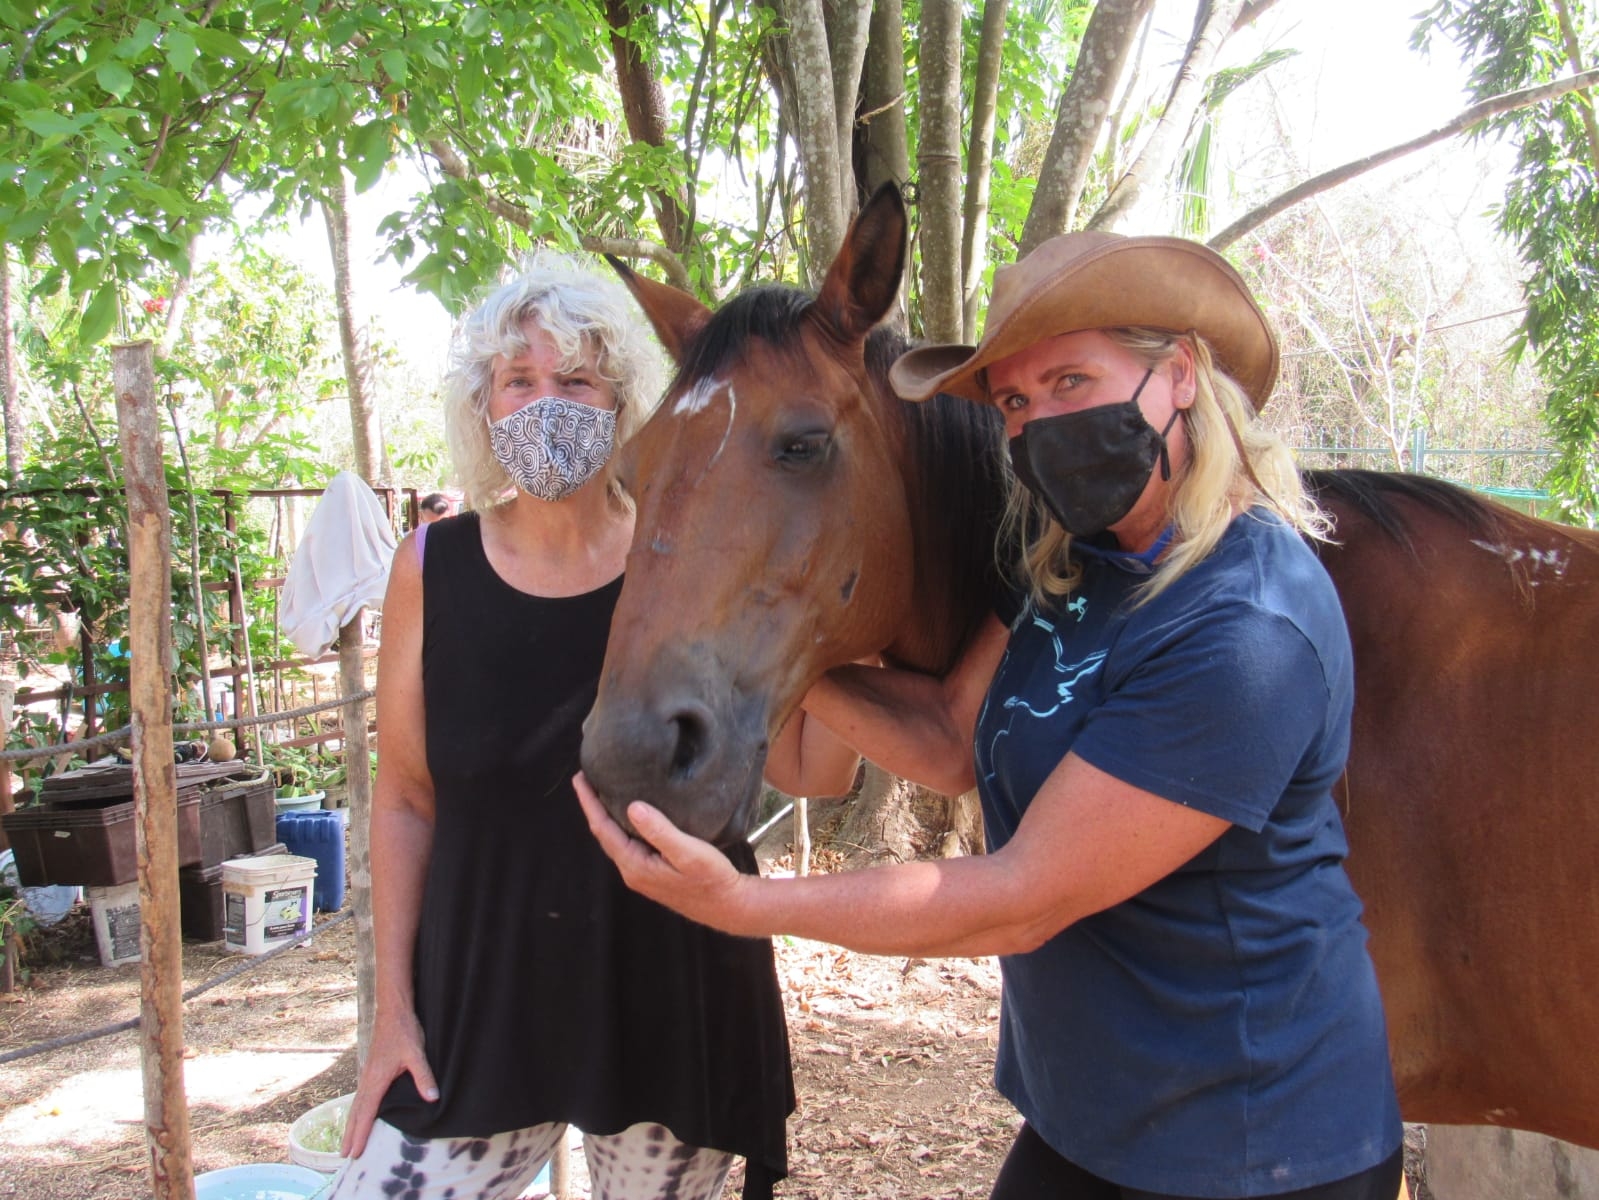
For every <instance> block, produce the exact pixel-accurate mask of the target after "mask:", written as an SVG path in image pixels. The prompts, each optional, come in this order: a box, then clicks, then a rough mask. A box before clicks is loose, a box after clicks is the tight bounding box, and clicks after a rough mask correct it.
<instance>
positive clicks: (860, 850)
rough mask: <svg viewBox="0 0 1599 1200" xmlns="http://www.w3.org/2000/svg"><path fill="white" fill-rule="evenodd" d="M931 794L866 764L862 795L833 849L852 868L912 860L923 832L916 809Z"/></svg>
mask: <svg viewBox="0 0 1599 1200" xmlns="http://www.w3.org/2000/svg"><path fill="white" fill-rule="evenodd" d="M929 795H931V793H929V792H928V791H927V790H926V789H925V788H922V787H920V786H918V785H917V784H914V783H911V782H909V781H908V780H904V779H900V778H898V777H897V776H894V775H891V774H889V773H888V772H887V771H885V770H883V769H882V768H881V767H879V766H877V765H876V764H874V763H867V764H866V777H865V779H864V780H863V782H862V783H861V789H860V793H859V794H858V795H857V796H856V798H855V800H854V802H853V803H852V804H851V805H850V806H849V809H848V810H847V811H846V813H845V816H844V821H843V823H842V824H841V825H840V826H839V828H838V831H837V832H836V833H835V834H834V835H833V841H832V846H833V849H835V850H838V851H839V852H840V853H842V854H843V855H844V858H845V860H846V861H847V862H848V863H849V864H850V865H851V866H866V865H870V864H872V863H877V862H909V861H911V860H912V859H914V858H915V857H916V856H917V849H916V843H917V841H918V840H919V838H920V837H921V836H922V835H923V833H924V829H923V824H922V822H921V821H919V820H918V818H917V814H916V806H917V803H918V801H920V800H922V799H923V797H926V796H929Z"/></svg>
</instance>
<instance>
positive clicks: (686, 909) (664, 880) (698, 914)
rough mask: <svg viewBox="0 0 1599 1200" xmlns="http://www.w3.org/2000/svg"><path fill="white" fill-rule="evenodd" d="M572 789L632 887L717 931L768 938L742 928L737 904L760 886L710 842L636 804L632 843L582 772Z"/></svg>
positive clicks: (630, 817)
mask: <svg viewBox="0 0 1599 1200" xmlns="http://www.w3.org/2000/svg"><path fill="white" fill-rule="evenodd" d="M572 786H573V787H574V788H575V789H576V790H577V798H578V802H579V803H580V804H582V806H583V812H584V815H586V816H587V817H588V822H589V829H590V831H592V832H593V834H594V836H595V838H596V839H597V840H598V841H599V843H600V848H601V849H602V850H604V851H605V853H606V854H607V855H608V856H609V857H610V859H611V861H612V862H614V863H615V864H616V866H617V869H618V870H619V871H621V873H622V880H623V882H624V883H626V884H627V886H628V887H630V888H632V889H633V890H634V891H635V892H638V893H639V894H640V895H642V896H648V897H649V898H650V899H651V900H654V901H655V902H656V903H658V904H664V905H666V907H667V908H670V909H673V910H675V911H676V912H680V913H682V914H683V915H684V916H685V917H688V918H689V919H690V920H693V921H698V922H699V923H700V924H702V925H709V926H711V928H713V929H720V930H722V931H724V932H726V933H741V934H755V935H758V934H761V933H764V932H767V931H764V930H757V929H747V928H743V927H742V926H741V924H740V918H741V917H742V916H743V915H744V914H743V913H742V911H741V906H740V903H739V901H740V899H741V898H742V896H743V894H744V891H745V890H746V888H747V887H748V886H749V885H752V884H759V883H760V880H759V879H758V878H756V877H754V876H749V875H741V874H739V872H738V869H737V868H736V867H734V866H733V864H732V863H731V862H729V861H728V858H727V855H725V854H723V853H722V852H721V851H720V850H718V849H717V848H716V847H715V846H713V845H711V843H710V842H706V841H701V840H700V839H699V838H697V837H694V836H692V835H691V834H687V833H684V832H683V831H682V830H681V829H679V828H678V827H677V826H676V825H673V824H672V822H671V821H669V820H667V818H666V816H665V815H664V814H662V813H661V812H660V811H659V810H657V809H655V808H652V807H651V806H650V805H648V804H645V803H643V802H642V801H637V800H635V801H634V802H633V803H632V804H630V805H628V808H627V819H628V820H629V821H631V822H632V823H633V828H634V829H635V830H637V831H638V835H639V836H638V837H637V838H634V837H631V836H629V835H628V833H627V831H626V830H625V829H623V828H622V827H621V826H620V825H618V824H617V823H616V822H615V821H614V820H612V819H611V814H610V813H608V812H606V811H605V805H604V804H602V803H601V802H600V798H599V796H597V795H596V794H595V792H594V789H593V788H592V787H591V786H590V785H589V781H588V779H587V778H586V777H585V776H584V774H583V773H582V772H581V771H579V772H578V773H577V774H576V775H575V776H573V778H572ZM640 839H642V840H640Z"/></svg>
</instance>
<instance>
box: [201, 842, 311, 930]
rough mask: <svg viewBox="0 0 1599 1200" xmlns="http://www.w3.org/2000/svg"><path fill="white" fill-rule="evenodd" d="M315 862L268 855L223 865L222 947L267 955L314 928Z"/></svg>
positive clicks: (309, 859)
mask: <svg viewBox="0 0 1599 1200" xmlns="http://www.w3.org/2000/svg"><path fill="white" fill-rule="evenodd" d="M315 879H316V859H314V858H302V857H301V856H299V855H297V854H263V855H260V856H258V857H256V858H234V859H229V860H228V861H227V862H225V863H223V864H222V941H223V944H224V945H225V946H226V947H227V948H228V949H229V950H238V951H242V952H243V953H245V954H265V953H266V952H267V951H268V950H273V949H276V948H277V947H278V946H281V945H282V944H283V943H284V942H288V941H292V940H293V939H294V938H297V937H299V936H300V935H301V934H302V933H305V932H306V931H307V930H309V929H310V928H311V885H312V883H313V882H314V881H315Z"/></svg>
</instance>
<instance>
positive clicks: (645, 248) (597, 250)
mask: <svg viewBox="0 0 1599 1200" xmlns="http://www.w3.org/2000/svg"><path fill="white" fill-rule="evenodd" d="M583 249H585V250H587V251H589V252H590V253H592V254H609V255H611V256H612V257H613V258H647V259H649V261H650V262H652V263H656V264H657V265H659V266H660V268H661V270H663V271H665V272H666V279H667V282H668V283H670V284H671V285H672V286H673V287H675V288H678V289H680V290H682V291H685V292H692V291H693V290H694V288H693V285H692V284H691V283H690V282H689V278H688V270H687V268H685V267H684V266H683V260H682V259H680V258H678V256H677V255H675V254H673V253H672V252H671V251H670V250H669V249H667V248H666V247H665V246H662V245H660V244H659V243H657V242H646V241H641V240H640V239H638V238H611V237H586V238H584V239H583Z"/></svg>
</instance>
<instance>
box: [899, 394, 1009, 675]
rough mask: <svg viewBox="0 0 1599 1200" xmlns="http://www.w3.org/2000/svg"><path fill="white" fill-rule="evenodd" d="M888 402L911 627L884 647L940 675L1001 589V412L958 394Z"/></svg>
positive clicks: (902, 661)
mask: <svg viewBox="0 0 1599 1200" xmlns="http://www.w3.org/2000/svg"><path fill="white" fill-rule="evenodd" d="M884 402H885V403H886V404H888V405H891V406H893V408H894V409H895V410H897V411H896V412H895V413H894V416H895V418H896V420H895V422H894V424H896V425H897V427H898V429H899V432H900V448H899V463H900V475H901V480H902V483H903V486H904V490H905V503H906V508H907V510H908V512H909V514H910V524H911V548H910V549H911V555H910V560H911V562H912V564H913V567H912V587H911V601H910V609H909V611H908V612H906V613H904V614H902V620H901V622H900V624H899V625H898V628H899V629H900V630H902V631H903V632H902V633H901V634H900V635H899V636H898V637H896V638H895V640H894V641H893V642H892V643H891V644H890V645H889V646H887V647H885V649H884V654H885V656H886V657H887V658H888V659H889V660H891V661H892V662H894V663H895V664H896V665H901V666H906V667H910V668H913V669H916V670H920V671H927V672H931V673H933V674H938V675H942V674H944V673H946V672H947V671H948V670H949V669H950V668H951V667H952V666H953V665H954V664H955V661H956V659H957V658H958V657H959V656H960V652H961V650H962V649H963V648H964V647H965V645H966V642H967V640H968V639H969V638H970V637H971V635H972V634H973V633H974V632H975V631H976V629H977V627H978V625H979V624H980V623H981V621H982V618H983V617H984V616H985V615H986V614H987V613H988V612H990V611H992V607H993V600H994V595H995V592H996V590H997V588H998V571H997V568H996V559H995V552H994V539H995V536H996V534H997V531H998V528H999V521H1000V517H1001V515H1002V513H1003V510H1004V487H1005V477H1004V472H1003V467H1002V465H1001V460H1000V447H1001V446H1002V444H1003V438H1002V427H1001V425H1000V423H999V421H998V420H997V419H996V418H997V415H998V414H997V413H995V412H994V410H992V409H987V408H983V407H981V406H979V405H975V404H973V403H971V402H970V401H967V400H962V399H960V398H959V397H956V396H945V395H939V396H935V397H933V398H932V399H931V400H928V401H925V402H923V403H920V404H911V403H908V402H905V401H900V400H896V399H893V398H888V399H886V400H885V401H884Z"/></svg>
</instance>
